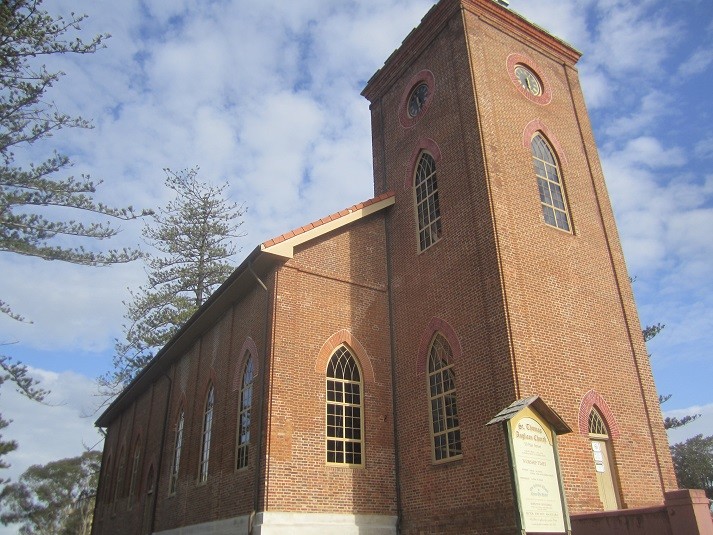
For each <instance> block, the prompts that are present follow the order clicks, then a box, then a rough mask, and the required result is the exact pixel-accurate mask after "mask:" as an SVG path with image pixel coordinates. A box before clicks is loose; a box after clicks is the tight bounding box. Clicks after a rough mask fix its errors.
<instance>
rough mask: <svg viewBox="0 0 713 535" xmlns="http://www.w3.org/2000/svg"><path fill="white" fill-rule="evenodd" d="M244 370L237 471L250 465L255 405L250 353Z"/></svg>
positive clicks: (247, 354) (239, 415) (241, 387)
mask: <svg viewBox="0 0 713 535" xmlns="http://www.w3.org/2000/svg"><path fill="white" fill-rule="evenodd" d="M246 356H247V357H248V359H247V362H246V363H245V368H244V370H243V380H242V382H241V386H240V413H239V414H238V444H237V451H236V456H235V458H236V461H235V467H236V469H237V470H240V469H241V468H245V467H246V466H247V465H248V447H249V444H250V420H251V411H252V403H253V380H254V374H253V358H252V355H250V353H246Z"/></svg>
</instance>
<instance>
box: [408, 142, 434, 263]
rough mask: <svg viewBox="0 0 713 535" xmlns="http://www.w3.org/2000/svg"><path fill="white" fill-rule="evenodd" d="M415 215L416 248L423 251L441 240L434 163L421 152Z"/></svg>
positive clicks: (428, 155)
mask: <svg viewBox="0 0 713 535" xmlns="http://www.w3.org/2000/svg"><path fill="white" fill-rule="evenodd" d="M414 183H415V190H416V213H417V216H418V246H419V250H420V251H425V250H426V249H428V248H429V247H430V246H431V245H433V244H434V243H436V242H437V241H438V240H440V239H441V208H440V206H439V203H438V183H437V180H436V161H435V160H434V159H433V156H431V155H430V154H429V153H427V152H422V153H421V157H420V159H419V161H418V166H417V167H416V177H415V181H414Z"/></svg>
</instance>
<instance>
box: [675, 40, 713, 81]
mask: <svg viewBox="0 0 713 535" xmlns="http://www.w3.org/2000/svg"><path fill="white" fill-rule="evenodd" d="M711 63H713V49H712V48H711V47H710V46H708V47H706V48H701V49H699V50H696V51H695V52H694V53H693V54H692V55H691V57H690V58H688V59H687V60H686V61H685V62H683V63H682V64H681V65H680V67H679V68H678V74H679V75H680V76H693V75H696V74H700V73H702V72H705V71H706V69H708V67H709V66H710V65H711Z"/></svg>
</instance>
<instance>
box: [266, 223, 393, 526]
mask: <svg viewBox="0 0 713 535" xmlns="http://www.w3.org/2000/svg"><path fill="white" fill-rule="evenodd" d="M383 229H384V221H383V216H381V215H376V216H373V217H371V218H368V219H367V220H363V221H360V222H357V223H355V224H353V225H351V226H349V227H347V228H346V230H340V231H335V232H333V233H331V234H328V235H326V236H324V237H323V238H320V239H318V240H314V241H313V242H310V243H309V244H308V245H306V246H304V247H302V248H301V249H298V250H297V251H296V252H295V256H294V258H293V259H292V260H290V261H288V262H287V264H286V265H285V266H284V267H282V268H281V269H280V270H279V272H278V275H277V296H278V298H277V306H276V310H275V330H274V332H275V338H274V341H273V343H274V352H273V356H272V363H271V372H270V407H269V413H268V414H269V416H268V419H269V420H268V421H269V429H270V433H269V444H268V451H267V455H268V471H267V490H266V493H267V502H266V504H265V509H266V510H268V511H269V510H274V511H304V512H334V513H351V514H390V515H395V514H396V506H395V498H394V496H395V491H394V485H395V483H394V463H393V459H394V457H393V421H392V416H391V405H392V402H391V364H390V345H389V322H388V309H387V294H386V285H385V282H384V281H385V279H386V273H385V261H384V258H385V240H384V230H383ZM340 342H344V343H346V344H347V345H348V346H350V348H351V349H352V354H353V355H354V356H355V357H356V358H357V359H358V360H359V361H360V362H359V364H360V368H361V370H362V373H361V376H362V383H363V389H364V431H365V450H364V466H363V467H359V468H349V467H339V466H333V465H329V466H328V465H327V464H326V458H325V440H326V439H325V403H326V400H325V377H326V362H327V360H328V359H329V356H331V350H332V349H333V348H334V347H335V346H336V345H337V344H339V343H340ZM325 344H326V345H325Z"/></svg>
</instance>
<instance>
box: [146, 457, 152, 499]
mask: <svg viewBox="0 0 713 535" xmlns="http://www.w3.org/2000/svg"><path fill="white" fill-rule="evenodd" d="M153 489H154V469H153V464H152V465H151V466H149V474H148V475H147V476H146V494H153Z"/></svg>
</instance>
